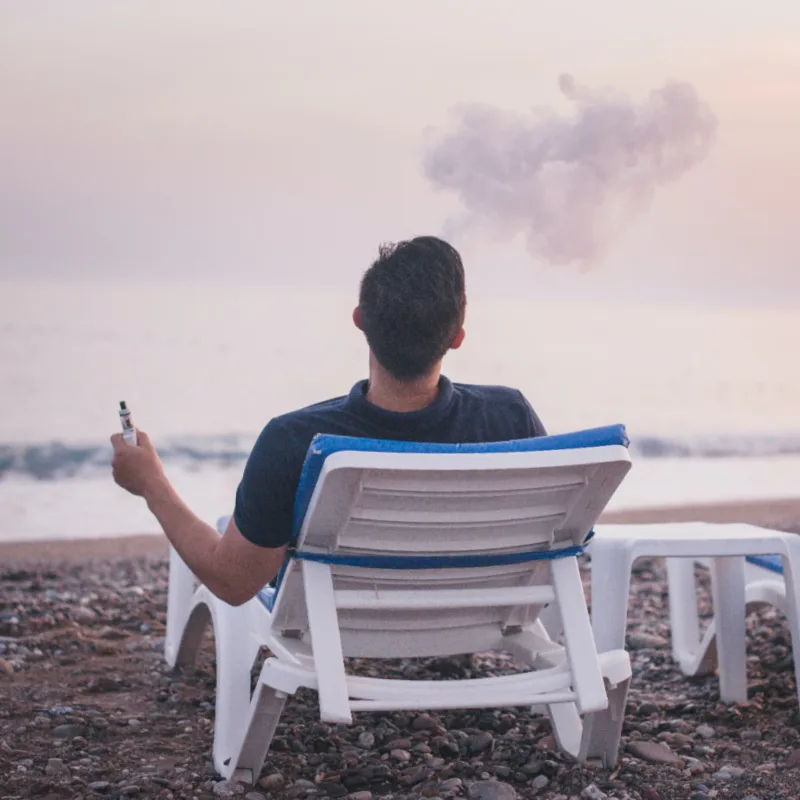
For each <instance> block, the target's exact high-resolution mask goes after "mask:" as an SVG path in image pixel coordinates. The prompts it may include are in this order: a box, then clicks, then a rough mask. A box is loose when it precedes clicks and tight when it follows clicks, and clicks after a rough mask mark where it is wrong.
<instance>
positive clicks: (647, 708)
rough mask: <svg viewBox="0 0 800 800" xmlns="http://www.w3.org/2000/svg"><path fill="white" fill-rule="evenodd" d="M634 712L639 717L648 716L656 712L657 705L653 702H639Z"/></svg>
mask: <svg viewBox="0 0 800 800" xmlns="http://www.w3.org/2000/svg"><path fill="white" fill-rule="evenodd" d="M636 713H637V714H638V715H639V716H640V717H649V716H650V715H651V714H657V713H658V706H657V705H656V704H655V703H641V704H640V705H639V708H637V709H636Z"/></svg>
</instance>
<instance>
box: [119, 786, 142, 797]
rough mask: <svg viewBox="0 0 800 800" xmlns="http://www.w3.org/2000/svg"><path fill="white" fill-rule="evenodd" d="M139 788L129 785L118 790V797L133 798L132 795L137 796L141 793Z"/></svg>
mask: <svg viewBox="0 0 800 800" xmlns="http://www.w3.org/2000/svg"><path fill="white" fill-rule="evenodd" d="M141 791H142V790H141V788H140V787H138V786H137V785H136V784H135V783H132V784H130V785H129V786H123V787H122V788H121V789H120V790H119V796H120V797H133V796H134V795H137V794H139V792H141Z"/></svg>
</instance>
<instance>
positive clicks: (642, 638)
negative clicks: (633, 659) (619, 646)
mask: <svg viewBox="0 0 800 800" xmlns="http://www.w3.org/2000/svg"><path fill="white" fill-rule="evenodd" d="M627 644H628V650H649V649H651V648H654V649H655V648H660V647H666V646H667V645H668V644H669V642H667V640H666V639H665V638H664V637H663V636H658V635H657V634H654V633H631V634H629V635H628V637H627Z"/></svg>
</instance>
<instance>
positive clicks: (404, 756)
mask: <svg viewBox="0 0 800 800" xmlns="http://www.w3.org/2000/svg"><path fill="white" fill-rule="evenodd" d="M389 756H390V757H391V758H393V759H394V760H395V761H401V762H406V761H411V753H409V752H408V750H400V749H397V750H391V751H390V752H389Z"/></svg>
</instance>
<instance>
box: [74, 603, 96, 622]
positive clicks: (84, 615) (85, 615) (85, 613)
mask: <svg viewBox="0 0 800 800" xmlns="http://www.w3.org/2000/svg"><path fill="white" fill-rule="evenodd" d="M70 616H71V617H72V619H74V620H75V622H82V623H84V624H91V623H92V622H97V614H96V613H95V612H94V611H92V609H91V608H87V607H86V606H78V607H77V608H73V609H72V611H71V612H70Z"/></svg>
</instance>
